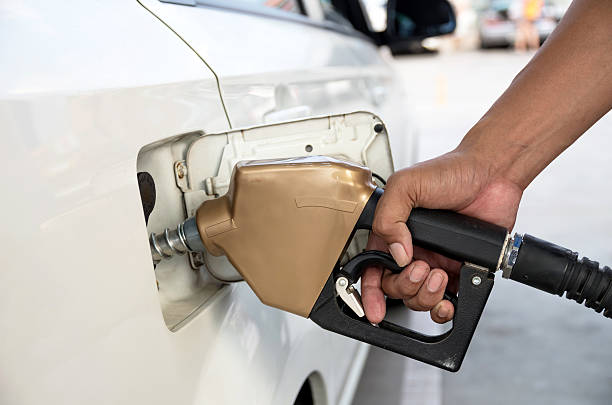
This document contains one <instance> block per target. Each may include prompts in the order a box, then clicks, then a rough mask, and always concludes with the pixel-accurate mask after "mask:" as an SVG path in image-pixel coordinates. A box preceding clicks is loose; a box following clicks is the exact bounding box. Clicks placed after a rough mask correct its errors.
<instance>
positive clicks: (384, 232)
mask: <svg viewBox="0 0 612 405" xmlns="http://www.w3.org/2000/svg"><path fill="white" fill-rule="evenodd" d="M396 177H397V176H396V175H392V176H391V177H390V178H389V182H388V183H387V184H388V185H387V187H386V191H385V193H384V194H383V196H382V197H381V198H380V201H379V202H378V204H377V206H376V214H375V215H374V222H373V224H372V230H373V231H374V233H375V234H376V235H378V236H379V237H381V238H382V239H383V240H384V241H385V243H386V244H387V245H388V247H389V253H391V255H392V256H393V258H394V259H395V261H396V262H397V264H399V265H400V266H406V265H408V263H410V261H411V260H412V237H411V236H410V231H409V230H408V226H407V225H406V221H407V220H408V216H409V215H410V211H411V210H412V207H413V205H414V204H413V203H412V200H411V199H409V198H406V195H405V194H404V193H403V187H402V182H400V181H397V180H394V179H395V178H396ZM396 183H397V184H396Z"/></svg>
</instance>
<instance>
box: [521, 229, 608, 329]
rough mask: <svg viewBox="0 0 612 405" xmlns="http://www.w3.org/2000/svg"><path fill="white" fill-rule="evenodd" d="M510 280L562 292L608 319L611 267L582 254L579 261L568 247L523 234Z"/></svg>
mask: <svg viewBox="0 0 612 405" xmlns="http://www.w3.org/2000/svg"><path fill="white" fill-rule="evenodd" d="M510 279H512V280H514V281H518V282H519V283H522V284H525V285H528V286H531V287H534V288H537V289H538V290H542V291H546V292H549V293H551V294H557V295H559V296H563V294H565V296H566V298H568V299H571V300H574V301H576V302H577V303H579V304H582V303H583V302H584V305H585V306H587V307H588V308H593V309H594V310H595V311H597V312H602V311H603V314H604V316H606V317H607V318H612V270H610V268H609V267H608V266H603V267H600V266H599V263H598V262H595V261H592V260H589V259H587V258H586V257H583V258H581V259H580V260H579V259H578V254H577V253H576V252H572V251H571V250H569V249H566V248H563V247H561V246H558V245H555V244H553V243H550V242H546V241H544V240H542V239H538V238H536V237H534V236H531V235H525V236H523V240H522V243H521V246H520V248H519V250H518V255H517V257H516V262H515V263H514V266H513V267H512V272H511V273H510Z"/></svg>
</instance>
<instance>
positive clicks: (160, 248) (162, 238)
mask: <svg viewBox="0 0 612 405" xmlns="http://www.w3.org/2000/svg"><path fill="white" fill-rule="evenodd" d="M149 246H150V248H151V256H152V257H153V262H154V263H155V264H157V263H159V262H160V261H162V260H163V259H169V258H171V257H172V256H174V255H175V254H178V255H184V254H185V253H187V252H190V251H191V252H203V251H204V250H205V248H204V244H203V243H202V239H201V238H200V234H199V232H198V228H197V225H196V223H195V218H189V219H187V220H186V221H185V222H183V223H181V224H179V225H178V226H177V227H176V229H169V228H166V229H165V230H164V231H163V233H161V234H159V235H158V234H155V233H154V232H151V235H150V236H149Z"/></svg>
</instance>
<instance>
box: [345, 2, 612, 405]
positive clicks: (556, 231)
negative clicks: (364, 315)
mask: <svg viewBox="0 0 612 405" xmlns="http://www.w3.org/2000/svg"><path fill="white" fill-rule="evenodd" d="M452 3H453V6H454V8H455V11H456V14H457V28H456V31H455V32H454V33H453V34H451V35H447V36H443V37H436V38H429V39H425V40H424V41H422V42H420V43H415V44H413V46H412V47H411V49H407V50H405V52H400V53H401V54H396V55H395V59H394V61H393V62H392V64H393V66H394V68H395V69H396V71H397V72H398V73H399V74H400V75H401V77H402V79H403V82H404V85H405V87H406V92H407V93H408V94H409V97H410V99H411V100H410V101H411V104H412V105H414V106H416V114H415V117H416V119H418V123H417V124H418V126H419V128H420V131H419V132H420V136H419V154H418V156H419V160H425V159H429V158H432V157H435V156H438V155H440V154H442V153H445V152H447V151H449V150H450V149H452V148H454V147H455V146H456V145H457V144H458V142H459V141H460V139H461V138H462V137H463V135H464V134H465V133H466V132H467V131H468V130H469V129H470V127H471V126H472V125H473V124H474V123H475V122H476V121H477V120H478V119H479V118H480V117H481V116H482V115H483V114H484V113H485V112H486V110H487V109H488V108H489V106H490V105H491V104H492V103H493V102H494V101H495V100H496V98H497V97H498V96H499V95H500V94H501V93H502V92H503V91H504V89H505V88H506V87H507V86H508V85H509V84H510V82H511V80H512V79H513V78H514V76H515V75H516V74H517V73H518V72H519V71H520V70H521V69H522V68H523V67H524V66H525V64H526V63H527V62H528V61H529V60H530V59H531V57H532V56H533V54H534V53H535V48H536V47H537V45H538V44H539V43H541V42H543V41H544V40H545V39H546V37H547V36H548V34H550V32H552V30H553V29H554V28H555V26H556V25H557V23H558V21H559V20H560V18H561V17H562V16H563V14H564V12H565V10H566V9H567V7H568V6H569V4H570V3H571V2H570V1H566V0H558V1H550V0H547V1H541V2H535V6H534V7H536V9H535V10H527V9H528V8H529V7H530V4H532V3H533V2H530V1H523V0H518V1H513V0H472V1H470V0H454V1H452ZM367 4H368V12H369V14H370V16H371V18H378V20H377V21H378V23H379V24H384V21H385V18H386V17H385V11H384V10H385V5H386V1H383V0H370V1H368V2H367ZM525 13H532V14H531V18H532V24H531V26H530V27H524V26H521V24H522V22H521V21H524V20H526V19H527V18H526V17H525ZM376 16H378V17H376ZM530 29H531V30H532V32H531V34H533V32H534V31H535V32H536V33H537V37H536V38H537V41H536V43H535V44H533V43H531V44H526V42H529V41H528V40H527V39H525V38H522V36H528V35H530V33H526V31H529V30H530ZM517 41H519V43H518V44H517ZM531 42H534V41H533V38H532V41H531ZM518 119H520V117H517V120H518ZM610 135H612V117H611V116H610V114H608V115H607V116H605V117H604V118H603V119H602V120H600V122H598V123H597V124H596V125H595V126H593V127H592V128H591V129H590V130H589V131H588V132H587V133H586V134H585V135H584V136H583V137H582V138H581V139H579V140H578V141H577V142H576V144H574V145H573V146H572V147H571V148H570V149H569V150H567V151H566V152H565V153H564V154H563V155H562V156H561V157H560V158H558V159H557V160H556V161H554V162H553V163H552V164H551V165H550V166H549V167H548V168H547V169H546V170H544V172H543V173H542V174H541V175H540V176H539V177H538V178H537V179H536V180H535V181H534V182H533V183H532V184H531V185H530V186H529V188H528V189H527V191H526V192H525V194H524V197H523V201H522V203H521V207H520V210H519V213H518V221H517V224H516V227H515V231H518V232H521V233H522V232H525V233H531V234H533V235H536V236H539V237H542V238H544V239H547V240H550V241H554V242H556V243H559V244H561V245H564V246H569V247H571V248H573V249H578V250H579V253H580V254H582V255H585V256H588V257H591V258H593V259H595V260H599V261H600V262H602V263H612V249H611V240H612V236H611V231H610V230H611V229H612V215H610V209H609V207H610V206H611V203H612V190H610V186H609V184H610V182H609V181H608V177H609V173H608V171H607V168H608V166H609V165H608V163H607V162H608V151H609V150H610V149H611V148H612V137H611V136H610ZM393 312H394V313H393V314H392V316H394V317H396V318H404V319H403V321H404V322H408V323H410V324H411V325H413V326H414V327H416V328H418V329H421V330H425V331H430V332H436V330H437V328H438V327H437V326H434V325H433V324H432V323H431V322H430V321H429V320H428V316H427V315H428V314H415V313H412V314H407V313H406V311H402V309H401V308H395V309H394V310H393ZM611 336H612V322H609V321H607V320H605V319H604V318H603V316H602V315H601V314H596V313H594V312H593V311H585V310H584V308H582V307H581V306H578V305H576V304H575V303H573V302H570V301H568V300H566V299H565V298H559V297H554V296H549V295H546V294H543V293H541V292H538V291H536V290H533V289H529V288H527V287H525V286H522V285H518V284H516V283H511V282H508V281H507V280H504V279H502V278H501V277H499V275H498V277H497V278H496V285H495V288H494V289H493V293H492V294H491V297H490V299H489V304H488V305H487V307H486V309H485V312H484V314H483V317H482V318H481V321H480V324H479V326H478V329H477V331H476V334H475V336H474V340H473V341H472V344H471V346H470V349H469V351H468V353H467V356H466V359H465V361H464V363H463V366H462V368H461V370H460V371H459V372H458V373H457V374H453V373H447V372H443V371H439V370H437V369H434V368H432V367H429V366H426V365H422V364H420V363H417V362H414V361H412V360H407V359H404V358H401V357H400V356H395V355H393V354H390V353H388V352H384V351H383V350H380V349H377V348H373V349H372V350H371V352H370V355H369V358H368V362H367V364H366V368H365V370H364V374H363V376H362V378H361V381H360V383H359V388H358V391H357V393H356V395H355V400H354V405H365V404H373V403H380V404H411V405H412V404H414V405H417V404H419V405H424V404H431V405H436V404H445V405H452V404H474V405H481V404H482V405H485V404H491V403H496V404H557V405H560V404H568V405H569V404H584V405H587V404H588V405H590V404H593V405H594V404H601V405H603V404H610V403H612V367H610V364H612V351H611V350H610V349H609V347H608V344H607V343H608V342H610V340H609V339H610V337H611Z"/></svg>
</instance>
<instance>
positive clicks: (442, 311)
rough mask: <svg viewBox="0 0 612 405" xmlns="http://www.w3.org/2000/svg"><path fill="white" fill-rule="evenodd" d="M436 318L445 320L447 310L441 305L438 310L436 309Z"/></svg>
mask: <svg viewBox="0 0 612 405" xmlns="http://www.w3.org/2000/svg"><path fill="white" fill-rule="evenodd" d="M438 316H439V317H440V318H446V317H447V316H448V308H446V306H444V305H442V306H441V307H440V308H439V309H438Z"/></svg>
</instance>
